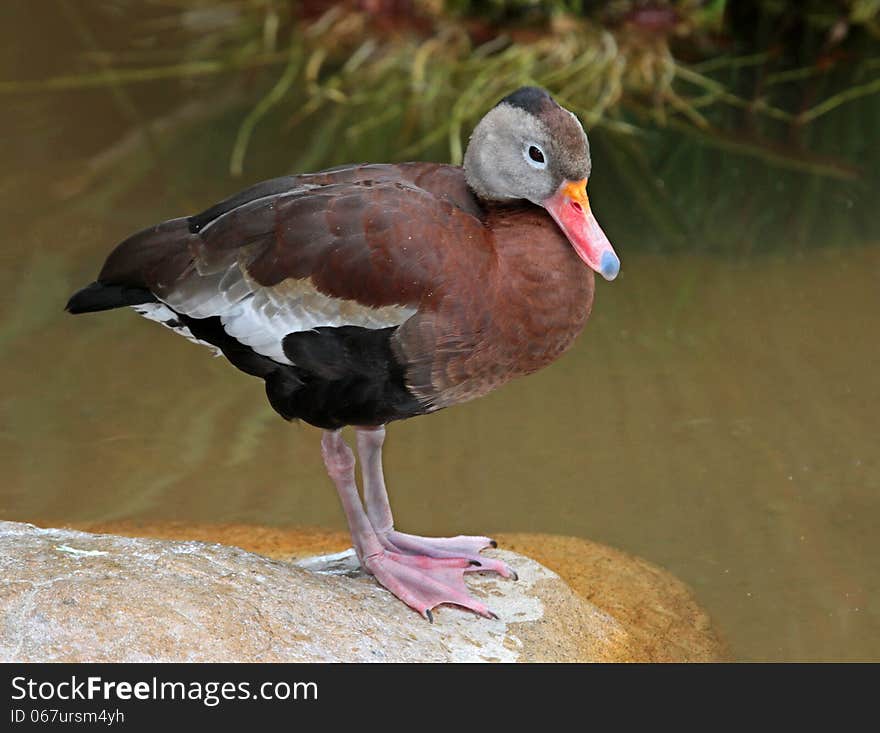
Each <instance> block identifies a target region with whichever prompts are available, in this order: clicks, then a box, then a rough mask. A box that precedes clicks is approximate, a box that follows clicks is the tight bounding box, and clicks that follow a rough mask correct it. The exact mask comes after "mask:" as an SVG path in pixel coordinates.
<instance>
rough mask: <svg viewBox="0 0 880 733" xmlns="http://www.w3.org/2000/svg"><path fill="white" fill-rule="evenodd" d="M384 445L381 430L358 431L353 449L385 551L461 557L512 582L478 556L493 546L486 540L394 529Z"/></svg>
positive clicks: (503, 568)
mask: <svg viewBox="0 0 880 733" xmlns="http://www.w3.org/2000/svg"><path fill="white" fill-rule="evenodd" d="M384 442H385V428H384V427H381V426H380V427H377V428H358V429H357V447H358V455H359V456H360V459H361V475H362V476H363V480H364V501H365V503H366V506H367V516H368V517H369V519H370V523H371V524H372V525H373V529H374V530H375V531H376V534H377V536H378V537H379V541H380V542H381V543H382V544H383V545H384V546H385V547H386V548H387V549H389V550H394V551H396V552H402V553H404V554H408V555H426V556H428V557H435V558H465V559H467V560H468V561H470V562H472V563H479V565H477V567H478V568H479V569H480V570H490V571H494V572H496V573H499V574H501V575H502V576H504V577H505V578H514V579H516V573H515V572H514V571H513V570H511V568H510V567H509V566H508V565H507V564H506V563H503V562H501V561H500V560H493V559H491V558H487V557H482V556H481V555H480V551H481V550H485V549H486V548H487V547H497V546H498V545H497V543H496V542H495V540H493V539H490V538H489V537H472V536H467V535H459V536H457V537H419V536H418V535H412V534H406V533H405V532H398V531H396V530H395V529H394V518H393V517H392V515H391V505H390V504H389V501H388V491H387V490H386V488H385V475H384V473H383V471H382V444H383V443H384Z"/></svg>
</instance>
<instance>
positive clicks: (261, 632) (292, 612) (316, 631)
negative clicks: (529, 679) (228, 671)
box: [0, 522, 638, 662]
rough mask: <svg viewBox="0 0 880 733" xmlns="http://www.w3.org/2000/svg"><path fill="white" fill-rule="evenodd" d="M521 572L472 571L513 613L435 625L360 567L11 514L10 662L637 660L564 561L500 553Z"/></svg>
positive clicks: (341, 558)
mask: <svg viewBox="0 0 880 733" xmlns="http://www.w3.org/2000/svg"><path fill="white" fill-rule="evenodd" d="M490 554H491V555H492V556H495V557H498V558H500V559H503V560H504V561H506V562H507V563H508V564H510V565H511V566H512V567H513V568H514V569H515V570H516V571H517V573H518V574H519V577H520V580H519V582H516V583H514V582H510V581H505V580H503V579H501V578H499V577H498V576H495V575H480V574H477V573H471V574H469V575H468V584H469V586H470V588H471V590H472V592H473V593H474V595H476V596H478V597H480V598H483V599H487V600H486V602H487V603H488V604H489V605H490V607H491V608H493V610H495V612H496V613H498V615H499V616H500V620H497V621H495V620H488V619H483V618H480V617H477V616H475V615H474V614H472V613H469V612H467V611H464V610H461V609H457V608H453V607H441V608H439V609H437V611H436V612H435V623H434V624H433V625H432V624H429V623H428V622H426V621H425V620H424V619H421V618H420V617H419V616H418V615H416V614H415V613H414V612H412V611H411V610H410V609H408V608H406V607H405V606H404V605H403V604H402V603H401V602H400V601H398V600H397V599H396V598H394V597H393V596H392V595H391V594H390V593H388V592H387V591H386V590H384V589H382V588H380V587H379V586H377V585H376V583H375V581H374V580H373V579H372V578H369V577H366V576H364V575H362V574H361V573H360V571H359V570H357V569H356V563H355V562H353V558H352V557H351V554H350V553H348V554H347V555H346V554H344V553H343V554H341V555H335V556H330V557H323V558H312V559H309V560H307V561H302V562H300V563H299V564H294V563H292V562H289V561H281V560H277V559H271V558H267V557H263V556H260V555H256V554H252V553H250V552H247V551H245V550H243V549H239V548H237V547H229V546H226V545H220V544H209V543H204V542H196V541H177V540H168V539H165V540H159V539H139V538H130V537H122V536H115V535H106V534H103V535H102V534H88V533H84V532H79V531H73V530H64V529H40V528H37V527H34V526H32V525H28V524H18V523H13V522H0V609H2V611H0V614H2V615H0V619H2V621H0V660H2V661H39V662H62V661H76V662H79V661H114V662H120V661H126V662H134V661H162V662H167V661H190V662H196V661H238V662H264V661H265V662H269V661H297V662H310V661H315V662H318V661H321V662H324V661H352V662H354V661H384V662H392V661H393V662H404V661H547V662H564V661H570V662H574V661H628V660H631V659H635V658H637V657H638V651H637V648H636V647H637V646H638V645H637V644H636V643H635V642H636V640H635V639H634V637H633V635H632V634H631V633H630V632H628V631H627V630H626V628H625V626H624V625H623V624H622V623H621V622H619V621H618V620H615V619H614V618H612V617H611V616H610V615H609V614H607V613H606V612H604V611H602V610H600V609H599V608H597V607H596V606H595V605H593V604H592V603H590V602H589V601H587V600H586V599H585V598H583V597H582V596H580V595H578V594H577V593H575V592H574V591H573V590H572V589H571V588H570V587H569V586H568V585H567V584H566V583H565V582H564V581H563V580H562V579H561V578H560V577H559V576H558V575H557V574H556V573H554V572H553V571H551V570H549V569H547V568H546V567H544V566H543V565H541V564H539V563H538V562H535V561H534V560H531V559H529V558H527V557H524V556H522V555H519V554H515V553H512V552H509V551H500V550H498V551H493V552H492V553H490Z"/></svg>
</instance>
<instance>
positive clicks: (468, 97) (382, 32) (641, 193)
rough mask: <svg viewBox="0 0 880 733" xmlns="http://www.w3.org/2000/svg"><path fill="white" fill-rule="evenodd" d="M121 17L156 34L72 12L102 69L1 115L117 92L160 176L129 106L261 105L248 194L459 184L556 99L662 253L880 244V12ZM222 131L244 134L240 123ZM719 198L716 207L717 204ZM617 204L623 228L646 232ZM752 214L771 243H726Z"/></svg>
mask: <svg viewBox="0 0 880 733" xmlns="http://www.w3.org/2000/svg"><path fill="white" fill-rule="evenodd" d="M110 5H111V6H115V7H116V9H117V11H118V12H119V14H120V15H119V17H120V18H122V19H125V18H127V17H128V16H132V15H134V17H135V18H136V21H135V22H132V23H131V31H130V33H131V35H130V37H129V38H128V39H127V42H125V41H123V42H117V43H115V44H114V45H115V47H114V48H112V49H109V50H108V49H106V48H103V47H102V46H101V43H100V40H98V39H96V38H95V37H94V35H93V34H91V33H90V32H89V31H88V25H89V22H90V18H89V17H87V14H86V13H85V12H84V11H83V10H82V9H81V8H80V7H79V6H77V5H76V4H73V3H68V2H66V0H64V1H63V2H62V3H61V6H62V7H63V9H64V11H65V13H66V14H67V15H68V16H70V18H71V27H72V28H74V29H75V30H76V32H78V33H79V34H80V35H81V36H83V37H84V38H86V39H87V41H88V42H87V43H85V44H84V54H83V57H84V59H85V63H86V66H87V67H90V68H87V69H85V70H81V71H78V72H77V73H71V74H64V75H59V76H54V77H51V78H45V79H27V80H16V79H8V80H4V81H0V96H4V95H5V96H10V95H19V96H20V95H28V94H30V95H32V94H48V93H50V92H67V93H70V92H71V91H74V90H86V89H89V88H102V87H107V88H108V89H110V90H111V92H112V93H113V95H114V97H115V98H116V99H117V101H118V104H119V106H120V107H121V108H123V110H124V112H125V114H126V115H127V116H128V117H129V118H130V119H132V120H134V121H135V124H140V125H142V127H143V129H144V141H145V144H146V145H148V146H149V147H152V148H155V151H154V152H155V157H156V158H159V157H160V156H161V146H160V145H159V144H158V143H156V142H155V140H154V139H153V137H154V136H152V135H151V132H150V130H151V129H152V128H151V126H150V125H149V124H146V123H144V121H143V120H142V119H139V118H138V116H137V114H136V111H135V109H134V105H133V104H132V102H131V99H130V90H132V89H134V88H136V87H137V86H138V85H141V84H149V83H159V82H162V81H164V82H165V83H168V82H169V81H170V80H173V81H174V82H175V83H177V84H179V85H181V86H184V87H185V88H186V89H187V91H188V92H189V96H190V97H191V96H193V95H195V96H197V97H199V96H200V97H201V98H203V99H204V103H205V104H206V105H210V104H211V99H212V97H213V96H214V95H216V94H217V91H218V89H221V88H223V87H228V85H229V84H230V82H232V83H234V84H236V85H238V86H240V87H241V88H242V90H243V100H244V102H243V105H242V107H241V109H240V111H239V112H238V115H239V116H238V121H237V123H236V129H235V130H234V131H233V132H232V133H231V134H225V135H219V137H220V138H222V139H224V140H226V139H227V138H231V139H230V140H229V142H228V143H224V145H226V146H227V147H226V151H225V158H226V160H227V161H228V172H229V175H231V176H233V177H243V178H244V179H249V178H250V177H251V175H257V174H258V173H260V172H262V170H263V168H264V161H265V162H268V164H269V165H274V166H276V172H278V173H281V172H283V171H281V170H277V166H278V164H279V160H278V152H277V151H285V150H289V151H290V154H289V155H287V157H286V159H283V160H282V161H281V162H282V163H283V164H284V167H285V168H286V169H290V170H308V169H314V168H318V167H322V166H327V165H332V164H337V163H344V162H349V161H351V160H382V159H389V160H403V159H417V158H428V159H439V160H450V161H452V162H454V163H458V162H460V161H461V159H462V156H463V150H464V146H465V144H466V140H467V135H468V134H469V131H470V129H471V128H472V126H473V125H474V124H475V122H476V121H477V120H478V119H479V118H480V116H481V115H482V114H483V113H484V112H485V110H486V109H487V108H488V107H489V106H491V105H492V104H494V102H495V101H497V99H499V98H500V97H501V96H503V95H504V94H506V93H508V92H509V91H510V90H512V89H514V88H516V87H518V86H521V85H524V84H537V85H540V86H544V87H547V88H548V89H550V90H551V91H552V92H553V93H554V95H555V96H556V98H557V99H558V100H559V101H560V103H562V104H563V105H565V106H566V107H568V108H569V109H571V110H572V111H574V112H575V113H576V114H578V116H579V117H580V118H581V119H582V120H583V121H584V123H585V125H586V126H587V128H588V129H590V130H591V139H592V140H593V143H594V149H595V153H596V157H597V158H598V157H599V156H600V155H601V156H603V157H604V158H605V159H606V160H607V161H608V163H610V165H608V164H606V165H605V166H601V167H599V166H597V170H602V171H604V172H605V173H604V175H607V178H608V179H613V180H614V187H613V188H615V190H616V191H618V193H619V196H618V197H622V196H625V197H626V200H628V201H632V200H635V201H637V202H638V207H639V211H640V212H642V213H643V215H644V218H645V220H646V222H639V223H638V224H639V225H640V226H641V225H642V224H643V223H647V224H648V225H650V226H651V227H652V229H654V230H655V231H656V232H657V233H658V236H657V241H658V242H660V244H658V245H656V246H658V247H666V246H688V245H689V246H701V247H710V246H711V247H712V248H717V249H719V250H722V251H736V252H740V251H743V250H749V249H750V248H753V247H755V246H758V245H756V244H755V242H756V241H757V242H762V243H763V244H762V245H761V246H767V243H768V240H769V241H771V242H772V241H774V240H776V239H779V238H784V239H789V238H791V235H792V231H793V230H794V231H795V232H796V236H795V238H796V239H797V240H799V241H801V242H802V243H808V242H807V240H813V239H817V238H818V239H822V240H823V241H826V240H827V239H829V238H831V239H834V240H836V241H839V240H848V239H858V240H862V241H863V240H864V239H880V235H878V231H877V225H876V224H875V223H874V220H875V219H876V217H874V216H873V212H871V211H870V209H871V205H870V200H871V198H872V196H873V195H874V194H875V193H876V191H877V190H878V186H877V175H878V174H877V173H876V171H877V170H880V159H878V157H880V153H878V151H877V149H876V148H877V146H871V145H869V144H867V138H866V135H867V136H869V137H871V136H873V133H872V132H871V130H872V129H877V128H876V123H877V122H878V121H880V120H878V111H877V107H878V105H877V100H878V93H880V57H878V55H877V50H876V43H875V41H876V37H877V36H878V35H880V33H878V15H880V2H876V1H875V0H853V1H852V2H849V3H845V4H838V5H837V6H834V7H833V8H832V11H829V10H828V6H827V4H825V3H820V2H807V3H804V4H801V6H800V7H799V9H796V10H792V7H791V4H786V3H782V2H776V1H775V0H766V1H765V2H751V3H737V4H735V5H733V4H731V6H730V7H727V3H725V2H723V1H722V0H713V1H712V2H708V3H699V2H693V1H692V0H680V1H678V2H668V3H663V2H659V1H658V2H655V3H654V4H653V5H650V6H648V5H647V4H645V3H634V2H587V1H586V0H582V1H578V0H552V1H551V0H544V1H538V2H524V1H519V2H498V1H496V2H489V3H471V2H467V1H464V0H459V1H449V2H442V1H441V0H432V1H430V2H415V3H414V4H413V8H412V9H411V10H410V12H401V11H400V9H399V8H400V7H404V6H401V5H400V4H384V3H378V5H376V6H375V7H378V10H375V11H374V12H372V13H367V12H364V11H361V10H358V7H359V6H358V4H357V3H346V4H337V3H319V2H311V3H306V4H304V5H300V4H298V3H293V2H288V0H274V1H273V0H231V1H229V2H207V1H205V2H198V1H192V0H191V1H188V2H187V1H184V0H162V2H158V0H157V1H156V2H152V3H150V5H151V9H150V12H146V13H144V12H140V11H138V12H136V11H135V10H134V7H133V5H132V3H131V2H129V1H128V0H114V2H110ZM648 11H651V12H652V13H653V15H650V13H648ZM91 20H93V19H91ZM206 28H208V29H209V30H208V31H206V30H205V29H206ZM157 37H160V38H161V43H154V44H153V45H152V46H150V44H148V43H145V42H144V41H145V39H150V38H153V39H155V38H157ZM148 48H152V49H153V50H152V52H149V51H146V50H143V49H148ZM151 60H156V61H161V63H155V64H151V63H148V62H150V61H151ZM218 113H219V114H220V115H222V117H221V118H222V119H223V120H224V121H225V122H224V124H226V123H227V122H228V117H227V116H226V111H225V110H218ZM221 118H218V119H221ZM200 124H204V121H203V120H202V121H201V122H200ZM871 124H874V127H873V128H872V127H871ZM180 134H182V135H183V139H186V137H187V134H186V131H181V133H180ZM217 137H218V135H215V136H214V138H215V139H216V138H217ZM168 145H170V146H171V147H174V146H175V143H174V142H173V141H171V142H168V143H166V147H167V146H168ZM215 154H216V151H215ZM165 157H166V160H167V159H168V158H167V154H166V156H165ZM612 166H613V174H610V173H609V172H610V171H611V167H612ZM814 179H815V180H814ZM710 190H711V191H715V192H717V193H716V198H715V199H713V200H712V201H710V202H707V201H706V200H705V196H706V192H707V191H710ZM805 192H806V193H805ZM756 197H758V198H759V199H760V200H756ZM600 198H603V197H601V196H600ZM610 199H611V197H609V202H608V203H607V204H606V205H607V206H608V207H609V210H610V212H611V215H612V216H617V215H619V216H621V219H622V220H623V221H627V220H630V219H631V218H632V217H627V216H626V215H625V214H624V211H623V210H621V211H620V212H619V214H618V213H615V210H616V209H617V208H618V207H617V204H616V202H615V201H613V200H610ZM594 200H595V197H594ZM762 201H763V202H764V205H763V206H762ZM725 202H727V205H726V207H725ZM597 203H598V201H597ZM766 207H769V208H770V215H769V217H768V215H767V212H765V211H763V209H764V208H766ZM796 207H800V208H801V209H803V212H800V213H799V212H798V211H795V208H796ZM620 208H621V209H623V208H624V207H620ZM818 211H826V212H828V211H830V212H831V213H832V214H838V215H836V216H827V215H826V216H817V215H816V214H815V212H818ZM745 212H748V214H749V217H750V218H749V222H756V223H755V225H754V229H752V227H751V226H750V225H747V226H744V227H738V228H737V229H736V232H735V235H734V234H731V233H728V232H726V231H725V232H719V231H716V229H717V228H718V226H719V224H718V223H717V222H722V221H730V220H736V219H738V218H740V217H741V216H742V215H743V213H745ZM804 220H809V221H812V225H811V227H812V229H811V228H810V227H806V226H805V225H804V224H803V223H802V222H803V221H804ZM713 221H714V222H716V223H715V224H714V225H713V223H712V222H713ZM771 222H772V225H771ZM832 222H833V227H832V226H831V223H832ZM793 224H797V226H793ZM773 226H776V228H777V229H778V230H779V231H780V232H782V231H783V230H784V233H785V234H784V237H782V236H781V235H780V234H772V233H771V230H772V228H773ZM817 232H818V234H817ZM750 242H751V243H750ZM706 243H712V244H706Z"/></svg>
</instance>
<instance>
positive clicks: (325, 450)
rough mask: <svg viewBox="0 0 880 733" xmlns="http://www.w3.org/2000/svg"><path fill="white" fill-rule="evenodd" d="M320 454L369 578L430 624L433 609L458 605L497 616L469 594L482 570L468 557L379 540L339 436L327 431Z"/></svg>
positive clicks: (347, 452)
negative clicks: (407, 549)
mask: <svg viewBox="0 0 880 733" xmlns="http://www.w3.org/2000/svg"><path fill="white" fill-rule="evenodd" d="M321 453H322V455H323V456H324V465H325V466H326V467H327V473H328V474H329V475H330V478H331V479H332V480H333V483H334V484H336V490H337V491H338V492H339V499H340V501H341V502H342V509H343V511H344V512H345V518H346V519H347V520H348V528H349V530H350V531H351V539H352V542H353V543H354V548H355V552H357V556H358V559H359V560H360V562H361V565H362V566H363V568H364V569H365V570H366V571H367V572H368V573H370V574H371V575H373V576H374V577H375V578H376V580H378V581H379V583H380V584H381V585H383V586H384V587H385V588H387V589H388V590H390V591H391V592H392V593H393V594H394V595H396V596H397V597H398V598H399V599H400V600H402V601H403V602H404V603H406V605H408V606H409V607H410V608H413V609H415V610H416V611H418V612H419V613H420V614H421V615H422V616H424V617H425V618H427V619H428V620H429V621H433V620H434V618H433V616H432V615H431V609H432V608H434V607H435V606H439V605H440V604H441V603H453V604H455V605H457V606H463V607H464V608H469V609H471V610H472V611H476V612H477V613H479V614H481V615H482V616H487V617H495V614H494V613H492V611H490V610H489V609H488V607H487V606H486V605H485V604H483V603H480V601H478V600H477V599H476V598H474V597H473V596H471V595H470V593H468V590H467V587H466V586H465V584H464V574H465V573H466V572H469V571H472V570H480V569H481V568H479V567H477V566H476V565H474V564H473V563H472V562H471V561H469V560H468V559H467V558H463V557H462V558H436V557H427V556H425V555H417V554H404V553H401V552H397V551H394V550H391V549H389V548H387V547H385V546H384V545H383V543H382V542H380V541H379V537H378V536H377V534H376V531H375V530H374V529H373V525H372V524H371V523H370V520H369V518H368V517H367V514H366V512H365V511H364V507H363V505H362V504H361V498H360V496H359V495H358V490H357V484H356V483H355V478H354V454H353V453H352V452H351V450H350V449H349V447H348V446H347V445H346V444H345V441H344V440H343V439H342V434H341V433H340V432H339V431H329V430H328V431H325V432H324V435H323V437H322V438H321Z"/></svg>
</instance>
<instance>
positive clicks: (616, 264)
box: [599, 250, 620, 280]
mask: <svg viewBox="0 0 880 733" xmlns="http://www.w3.org/2000/svg"><path fill="white" fill-rule="evenodd" d="M618 272H620V260H619V259H618V257H617V255H616V254H614V252H609V251H608V250H605V251H604V252H603V253H602V261H601V262H600V263H599V273H600V274H601V275H602V277H604V278H605V279H606V280H613V279H614V278H616V277H617V273H618Z"/></svg>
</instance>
